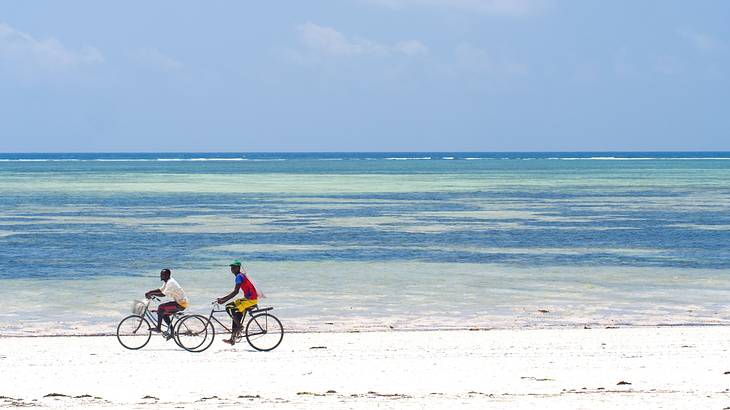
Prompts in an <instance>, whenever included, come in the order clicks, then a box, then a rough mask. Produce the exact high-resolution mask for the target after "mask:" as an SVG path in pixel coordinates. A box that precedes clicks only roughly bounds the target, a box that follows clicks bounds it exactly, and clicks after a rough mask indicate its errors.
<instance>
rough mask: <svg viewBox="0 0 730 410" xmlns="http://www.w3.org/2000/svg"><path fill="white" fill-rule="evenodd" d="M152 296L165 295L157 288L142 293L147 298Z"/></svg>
mask: <svg viewBox="0 0 730 410" xmlns="http://www.w3.org/2000/svg"><path fill="white" fill-rule="evenodd" d="M152 296H165V294H164V293H162V291H161V290H159V289H152V290H151V291H149V292H147V293H145V294H144V297H145V298H147V299H149V298H151V297H152Z"/></svg>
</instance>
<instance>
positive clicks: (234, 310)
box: [223, 299, 243, 345]
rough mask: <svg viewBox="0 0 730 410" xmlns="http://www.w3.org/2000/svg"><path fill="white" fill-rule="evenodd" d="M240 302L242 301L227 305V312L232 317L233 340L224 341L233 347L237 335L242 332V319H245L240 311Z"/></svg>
mask: <svg viewBox="0 0 730 410" xmlns="http://www.w3.org/2000/svg"><path fill="white" fill-rule="evenodd" d="M239 301H240V299H239V300H235V301H233V302H231V303H228V304H227V305H226V312H228V315H229V316H230V317H231V338H230V339H225V340H223V341H224V342H226V343H228V344H231V345H232V344H234V343H236V335H237V334H238V332H240V330H241V319H243V313H241V311H240V310H239V307H238V303H240V302H239Z"/></svg>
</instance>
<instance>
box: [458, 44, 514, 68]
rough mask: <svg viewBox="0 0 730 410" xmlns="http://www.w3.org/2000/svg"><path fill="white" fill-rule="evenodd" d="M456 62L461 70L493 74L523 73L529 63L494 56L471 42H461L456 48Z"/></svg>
mask: <svg viewBox="0 0 730 410" xmlns="http://www.w3.org/2000/svg"><path fill="white" fill-rule="evenodd" d="M454 63H455V65H456V67H457V68H458V69H459V70H461V71H466V72H473V73H489V74H492V75H496V74H498V75H522V74H525V73H527V71H528V68H527V65H525V64H523V63H520V62H516V61H512V60H506V59H497V58H493V57H491V56H490V55H489V53H487V51H486V50H484V49H482V48H479V47H476V46H474V45H472V44H470V43H462V44H459V45H458V46H457V47H456V49H455V50H454Z"/></svg>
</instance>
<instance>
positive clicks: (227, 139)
mask: <svg viewBox="0 0 730 410" xmlns="http://www.w3.org/2000/svg"><path fill="white" fill-rule="evenodd" d="M728 22H730V2H728V1H723V0H715V1H710V0H699V1H696V2H687V1H683V0H682V1H677V0H641V1H636V0H615V1H598V0H562V1H557V0H330V1H317V0H309V1H306V2H300V1H292V2H280V1H267V2H241V1H213V2H192V1H154V2H150V1H133V0H129V1H125V2H100V1H92V0H89V1H77V0H66V1H63V2H59V1H51V0H48V1H42V0H40V1H33V2H28V1H11V0H0V152H100V151H127V152H142V151H210V152H213V151H231V152H252V151H615V150H622V151H652V150H697V151H702V150H706V151H718V150H730V104H729V103H730V24H728Z"/></svg>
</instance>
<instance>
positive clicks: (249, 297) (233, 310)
mask: <svg viewBox="0 0 730 410" xmlns="http://www.w3.org/2000/svg"><path fill="white" fill-rule="evenodd" d="M230 266H231V273H232V274H234V275H235V276H236V282H235V285H234V287H233V291H231V293H229V294H227V295H226V296H223V297H221V298H218V299H217V301H218V303H221V304H222V303H226V302H227V301H229V300H230V299H231V298H233V297H235V296H236V295H237V294H238V292H239V291H242V292H243V297H242V298H239V299H236V300H234V301H233V302H231V303H228V304H227V305H226V312H228V314H229V315H230V316H231V319H233V325H232V329H233V332H232V333H231V338H230V339H225V340H223V341H224V342H225V343H228V344H230V345H233V344H235V343H236V337H237V336H238V333H239V332H240V331H241V319H243V312H245V311H246V309H248V308H250V307H251V306H254V305H255V304H256V303H258V298H259V295H258V292H257V291H256V288H255V287H254V285H253V283H251V280H250V279H249V278H248V277H247V276H246V272H245V271H244V272H241V261H240V260H238V259H236V260H234V261H233V262H231V265H230Z"/></svg>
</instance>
